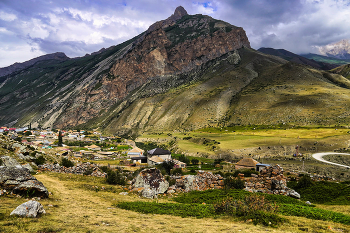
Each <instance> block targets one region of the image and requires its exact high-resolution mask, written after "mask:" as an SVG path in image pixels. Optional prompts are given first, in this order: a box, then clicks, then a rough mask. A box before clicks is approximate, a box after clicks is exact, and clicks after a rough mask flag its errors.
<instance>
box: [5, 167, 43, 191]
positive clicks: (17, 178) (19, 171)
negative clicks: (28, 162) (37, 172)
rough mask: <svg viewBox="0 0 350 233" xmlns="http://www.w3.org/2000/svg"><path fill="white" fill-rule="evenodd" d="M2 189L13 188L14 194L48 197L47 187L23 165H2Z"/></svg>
mask: <svg viewBox="0 0 350 233" xmlns="http://www.w3.org/2000/svg"><path fill="white" fill-rule="evenodd" d="M0 189H5V190H7V191H8V190H11V191H12V193H14V194H19V195H23V196H36V197H42V198H46V197H48V196H49V192H48V191H47V189H46V187H45V186H44V185H43V183H41V182H40V181H38V180H37V179H36V178H35V177H34V176H32V175H31V174H30V173H29V170H28V169H26V168H23V167H21V166H15V167H5V166H0Z"/></svg>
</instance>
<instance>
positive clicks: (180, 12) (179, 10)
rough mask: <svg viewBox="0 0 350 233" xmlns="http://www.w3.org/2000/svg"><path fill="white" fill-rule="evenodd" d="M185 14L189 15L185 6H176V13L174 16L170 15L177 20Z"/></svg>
mask: <svg viewBox="0 0 350 233" xmlns="http://www.w3.org/2000/svg"><path fill="white" fill-rule="evenodd" d="M185 15H188V13H187V11H186V10H185V8H183V7H182V6H178V7H176V9H175V12H174V14H173V15H172V16H170V19H172V20H175V21H176V20H178V19H181V18H182V16H185Z"/></svg>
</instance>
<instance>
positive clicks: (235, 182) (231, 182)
mask: <svg viewBox="0 0 350 233" xmlns="http://www.w3.org/2000/svg"><path fill="white" fill-rule="evenodd" d="M224 187H225V189H232V188H234V189H244V187H245V185H244V181H243V180H241V179H240V178H233V177H227V178H226V179H225V180H224Z"/></svg>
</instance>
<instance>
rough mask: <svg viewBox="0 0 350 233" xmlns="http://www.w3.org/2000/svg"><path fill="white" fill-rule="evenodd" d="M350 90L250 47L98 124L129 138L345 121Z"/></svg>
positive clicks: (336, 78)
mask: <svg viewBox="0 0 350 233" xmlns="http://www.w3.org/2000/svg"><path fill="white" fill-rule="evenodd" d="M184 80H185V81H184ZM181 83H182V84H181ZM157 86H158V87H162V89H160V88H159V89H157ZM349 88H350V82H349V81H348V80H347V79H345V78H344V77H342V76H340V75H332V74H329V73H328V72H324V71H320V70H315V69H312V68H310V67H307V66H303V65H298V64H295V63H291V62H288V61H286V60H283V59H280V58H278V57H275V56H268V55H264V54H261V53H258V52H256V51H254V50H252V49H249V48H242V49H239V50H238V51H237V52H235V53H230V54H226V55H224V56H222V57H220V58H218V59H215V60H212V61H210V62H208V63H206V64H204V65H202V66H201V68H200V69H198V70H197V71H195V72H189V73H187V74H182V75H179V76H170V77H168V78H167V79H159V80H157V82H149V83H147V84H145V85H144V86H142V87H141V88H139V89H138V90H137V91H136V92H134V93H133V94H132V95H130V96H128V97H127V98H126V100H125V101H124V102H123V103H122V104H120V105H119V107H118V108H116V109H115V110H114V111H111V112H109V113H106V114H105V115H104V116H103V117H102V118H100V119H99V120H98V121H96V122H95V124H94V122H90V124H92V125H94V126H95V127H101V128H104V129H105V130H106V131H108V132H129V133H132V132H133V131H137V130H141V131H143V130H146V131H159V130H174V129H179V128H180V129H185V130H193V129H197V128H201V127H209V126H216V127H217V126H229V125H235V124H242V125H248V124H265V125H266V124H283V123H288V124H297V125H315V124H326V125H328V124H338V123H343V124H344V123H346V122H347V121H348V120H349V118H350V115H349V114H348V111H349V109H350V105H349V103H350V102H349V98H350V90H349ZM150 90H152V92H150ZM154 90H156V91H154ZM155 92H156V93H155ZM326 108H327V111H325V109H326ZM102 119H103V120H102Z"/></svg>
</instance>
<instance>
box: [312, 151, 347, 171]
mask: <svg viewBox="0 0 350 233" xmlns="http://www.w3.org/2000/svg"><path fill="white" fill-rule="evenodd" d="M325 155H350V154H347V153H336V152H323V153H316V154H313V155H312V157H313V158H314V159H316V160H318V161H321V162H324V163H329V164H333V165H336V166H340V167H345V168H350V166H346V165H342V164H339V163H333V162H330V161H327V160H325V159H323V158H322V157H323V156H325Z"/></svg>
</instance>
